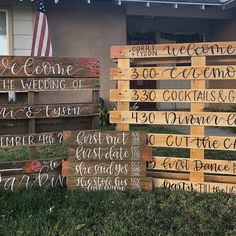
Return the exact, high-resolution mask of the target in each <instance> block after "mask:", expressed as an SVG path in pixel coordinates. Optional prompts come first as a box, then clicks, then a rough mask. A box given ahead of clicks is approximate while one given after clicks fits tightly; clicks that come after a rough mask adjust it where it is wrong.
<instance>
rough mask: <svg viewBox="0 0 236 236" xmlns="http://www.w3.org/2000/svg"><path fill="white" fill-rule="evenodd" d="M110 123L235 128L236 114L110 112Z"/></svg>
mask: <svg viewBox="0 0 236 236" xmlns="http://www.w3.org/2000/svg"><path fill="white" fill-rule="evenodd" d="M110 122H111V123H121V124H149V125H184V126H199V125H201V126H217V127H219V126H222V127H235V126H236V113H234V112H232V113H229V112H228V113H227V112H197V111H196V112H194V111H192V112H178V111H170V112H169V111H111V112H110Z"/></svg>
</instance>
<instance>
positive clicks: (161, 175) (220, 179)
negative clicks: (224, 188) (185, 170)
mask: <svg viewBox="0 0 236 236" xmlns="http://www.w3.org/2000/svg"><path fill="white" fill-rule="evenodd" d="M147 176H149V177H152V178H158V179H173V180H176V179H179V180H189V174H180V173H172V172H159V171H147ZM205 181H206V182H216V183H231V184H235V183H236V177H235V176H224V175H207V174H205Z"/></svg>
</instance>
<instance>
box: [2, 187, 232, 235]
mask: <svg viewBox="0 0 236 236" xmlns="http://www.w3.org/2000/svg"><path fill="white" fill-rule="evenodd" d="M235 200H236V199H235V196H231V195H226V194H198V193H188V192H181V191H175V192H173V191H169V190H162V189H158V190H156V191H154V192H78V191H75V192H69V191H66V190H65V189H60V188H57V189H51V190H44V191H43V190H41V191H38V190H31V191H29V192H26V191H25V192H17V193H4V194H2V195H1V197H0V202H1V209H0V234H1V235H4V236H5V235H6V236H8V235H9V236H11V235H24V236H25V235H48V236H50V235H67V236H70V235H86V236H90V235H112V236H116V235H117V236H118V235H120V236H123V235H127V236H128V235H134V236H136V235H138V236H142V235H145V236H148V235H181V236H182V235H214V236H215V235H235V234H236V218H235V216H236V201H235Z"/></svg>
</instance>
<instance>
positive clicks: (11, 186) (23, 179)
mask: <svg viewBox="0 0 236 236" xmlns="http://www.w3.org/2000/svg"><path fill="white" fill-rule="evenodd" d="M58 186H61V187H65V177H63V176H62V175H61V174H60V172H59V171H52V172H48V173H35V174H24V175H10V176H3V177H2V176H0V190H2V191H12V192H13V191H17V190H19V189H25V190H30V189H32V188H55V187H58Z"/></svg>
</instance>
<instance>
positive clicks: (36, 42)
mask: <svg viewBox="0 0 236 236" xmlns="http://www.w3.org/2000/svg"><path fill="white" fill-rule="evenodd" d="M42 22H43V14H42V13H39V22H38V25H37V29H36V39H35V48H34V56H41V55H39V54H38V50H39V40H40V35H41V30H42Z"/></svg>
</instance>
